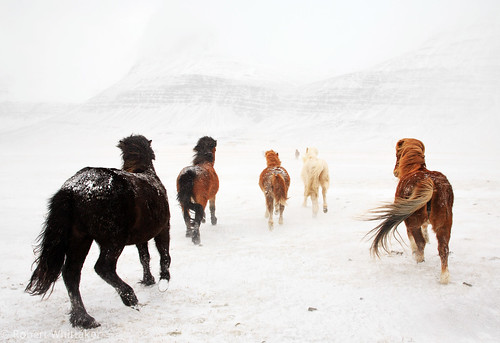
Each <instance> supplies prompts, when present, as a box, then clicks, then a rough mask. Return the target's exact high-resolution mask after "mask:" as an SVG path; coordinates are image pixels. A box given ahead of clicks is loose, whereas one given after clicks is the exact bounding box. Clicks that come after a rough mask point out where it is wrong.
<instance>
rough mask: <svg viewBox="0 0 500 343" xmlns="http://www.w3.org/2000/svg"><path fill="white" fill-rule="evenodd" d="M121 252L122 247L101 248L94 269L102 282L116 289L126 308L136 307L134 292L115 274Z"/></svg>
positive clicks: (136, 301)
mask: <svg viewBox="0 0 500 343" xmlns="http://www.w3.org/2000/svg"><path fill="white" fill-rule="evenodd" d="M122 251H123V246H101V253H100V255H99V258H98V259H97V263H96V264H95V267H94V269H95V271H96V273H97V274H98V275H99V276H100V277H101V278H102V279H103V280H104V281H106V282H107V283H109V284H110V285H111V286H113V287H114V288H115V289H116V291H117V292H118V295H120V297H121V298H122V301H123V303H124V304H125V305H126V306H136V305H137V304H138V300H137V297H136V295H135V292H134V290H133V289H132V287H130V286H129V285H127V284H126V283H125V282H124V281H123V280H122V279H120V277H119V276H118V275H117V274H116V262H117V261H118V257H120V254H121V253H122Z"/></svg>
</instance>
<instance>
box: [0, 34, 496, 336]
mask: <svg viewBox="0 0 500 343" xmlns="http://www.w3.org/2000/svg"><path fill="white" fill-rule="evenodd" d="M468 32H469V31H468ZM470 32H472V31H470ZM495 32H497V31H495ZM482 37H483V36H482V35H480V34H477V35H475V36H474V37H472V38H471V37H468V36H467V37H465V38H464V39H460V36H453V35H452V38H453V39H452V40H451V43H450V40H448V41H445V42H444V43H443V41H439V43H438V45H432V44H431V45H428V46H426V47H425V48H424V49H421V50H419V51H418V53H416V54H411V53H410V54H408V55H406V56H404V57H403V58H402V59H398V60H395V61H389V62H388V63H387V64H383V65H381V66H378V67H377V68H374V69H372V70H368V71H364V72H360V73H355V74H350V75H347V76H345V77H339V78H336V79H330V80H326V81H322V82H318V83H316V84H311V85H308V86H304V87H303V88H297V89H296V90H294V91H290V92H289V93H286V95H282V94H283V93H279V92H278V93H276V94H278V95H276V96H275V93H274V90H271V91H270V93H266V92H267V90H269V88H267V87H268V86H269V85H267V86H266V87H264V88H265V89H264V90H257V91H256V93H255V94H257V95H258V96H261V98H259V97H258V96H257V97H254V96H253V93H251V91H252V90H255V89H254V88H252V87H250V86H248V84H247V81H248V80H246V79H238V80H236V81H235V82H233V81H234V80H233V81H231V82H229V83H228V81H227V80H226V81H224V78H223V77H221V76H220V75H218V76H217V77H218V78H217V79H216V81H217V82H215V81H213V80H214V79H210V78H207V77H205V76H203V75H202V76H200V75H198V76H195V77H194V76H193V77H191V76H189V75H188V76H187V77H185V78H184V77H183V78H180V79H181V80H187V81H186V82H184V81H182V82H180V83H179V82H177V81H176V80H180V79H177V78H176V77H175V76H171V75H161V77H162V78H163V79H161V80H157V79H155V80H154V82H153V83H151V82H152V81H151V80H150V79H148V77H144V78H142V79H141V78H140V76H141V75H136V74H133V73H132V74H131V75H129V78H128V81H127V79H125V81H126V82H124V83H119V84H117V85H115V86H114V87H113V88H111V89H110V91H109V92H107V93H106V92H105V93H104V94H103V95H102V96H101V97H96V98H95V99H93V100H92V101H90V102H89V103H86V104H83V105H82V106H80V107H79V108H76V109H71V110H69V109H67V107H59V108H58V109H53V110H52V111H50V110H47V107H43V111H40V110H37V109H36V108H33V107H30V109H24V110H22V109H21V108H20V107H19V106H18V105H12V104H3V106H2V107H0V133H1V135H0V160H1V161H2V164H1V167H0V189H1V194H2V198H1V200H0V205H1V206H0V218H1V219H0V225H1V227H0V236H1V239H0V275H1V278H0V304H1V306H0V340H1V341H8V342H18V341H29V342H34V341H40V342H46V341H56V342H63V341H69V340H72V339H73V338H81V339H82V340H86V341H90V340H95V339H96V338H97V339H99V340H101V341H103V342H117V341H133V342H135V341H139V340H144V341H151V342H155V341H158V342H159V341H167V342H170V341H172V342H235V341H242V342H295V341H296V342H298V341H300V342H302V341H307V342H332V341H333V342H346V341H347V342H496V341H498V339H499V337H500V319H499V318H500V251H499V246H500V236H499V234H498V225H499V222H500V221H499V219H500V213H498V203H499V201H500V171H499V170H500V159H499V158H498V152H499V150H498V143H499V142H500V138H499V136H498V133H497V131H498V127H499V124H500V123H499V117H498V113H499V109H500V101H499V94H500V89H499V88H500V85H499V83H498V79H499V78H498V75H499V74H498V73H499V70H500V67H499V66H500V65H499V64H498V61H499V60H500V59H499V58H498V57H499V56H500V49H498V40H496V38H495V39H493V38H492V39H490V40H489V41H488V42H486V43H485V44H482V43H481V44H479V43H477V42H482V41H481V39H482ZM488 37H489V36H488ZM492 37H498V35H493V36H492ZM447 39H451V38H447ZM476 43H477V44H476ZM471 44H472V45H471ZM470 46H480V47H482V48H484V49H469V48H468V47H470ZM454 49H455V50H454ZM465 53H467V54H468V55H467V56H465V55H464V54H465ZM465 57H467V58H465ZM457 61H459V62H460V63H455V64H453V63H452V62H457ZM417 62H418V63H417ZM437 62H439V63H437ZM448 62H450V63H448ZM420 63H422V64H420ZM436 63H437V64H436ZM222 69H224V68H222ZM135 70H136V71H140V68H138V69H135ZM168 70H170V69H167V71H168ZM197 72H198V70H197ZM148 75H154V71H153V73H152V74H148ZM148 75H146V76H148ZM134 80H144V84H140V83H137V85H138V86H137V87H135V86H136V83H135V82H134ZM148 80H149V81H148ZM172 80H174V81H175V82H174V81H172ZM197 80H205V81H207V80H208V81H207V84H203V85H201V86H200V84H199V83H198V81H197ZM188 81H189V82H188ZM212 81H213V82H214V83H211V82H212ZM190 82H192V83H190ZM255 82H256V81H255V80H254V79H252V82H251V84H252V85H255ZM165 85H167V86H168V87H166V86H165ZM228 85H229V86H228ZM232 85H236V86H237V87H236V88H235V89H234V91H232V92H229V93H224V92H226V91H227V90H228V89H230V90H231V89H232V88H233V86H232ZM274 86H275V85H274V84H273V87H274ZM162 87H164V88H162ZM165 87H166V88H165ZM169 87H170V88H169ZM190 87H193V88H190ZM193 90H194V91H193ZM146 91H147V92H146ZM157 91H158V92H157ZM281 91H282V90H280V92H281ZM287 91H289V90H287ZM134 92H135V93H134ZM249 92H250V93H249ZM119 94H124V96H125V95H126V97H125V98H126V99H129V100H130V102H127V103H125V104H124V103H120V102H119V101H118V100H119V99H118V100H117V98H116V96H117V95H119ZM151 94H153V95H152V96H150V95H151ZM155 94H156V95H157V94H160V95H161V97H156V95H155ZM165 94H166V95H165ZM193 94H194V95H195V97H194V98H190V97H189V96H191V95H193ZM227 94H230V98H228V97H227ZM269 94H270V95H269ZM158 99H159V100H158ZM256 99H257V100H256ZM259 99H265V100H266V101H268V102H260V100H259ZM287 99H292V100H294V99H298V100H297V102H296V103H292V104H290V102H289V101H288V100H287ZM338 99H340V100H338ZM153 100H154V101H153ZM251 100H252V101H251ZM253 100H255V101H253ZM337 100H338V101H337ZM283 104H288V105H287V106H290V108H295V109H297V108H299V109H300V108H308V112H304V113H301V111H299V110H297V112H296V113H289V112H288V111H287V110H286V108H285V109H283V107H282V106H284V105H283ZM122 105H123V106H122ZM264 105H265V106H267V107H266V108H267V109H266V111H264V112H263V113H258V110H259V108H260V106H264ZM21 107H22V106H21ZM12 108H15V111H14V112H12V110H11V109H12ZM242 109H243V110H245V109H246V110H245V111H247V112H248V113H253V112H256V113H253V114H252V115H241V113H242V112H239V111H240V110H242ZM243 110H242V111H243ZM245 111H243V113H245ZM21 112H22V113H26V114H25V115H24V114H23V116H18V115H17V114H18V113H21ZM41 112H42V113H41ZM131 133H139V134H143V135H145V136H146V137H148V138H149V139H152V140H153V148H154V150H155V152H156V161H155V168H156V171H157V173H158V175H159V176H160V178H161V179H162V180H163V183H164V185H165V187H166V188H167V192H168V194H169V200H170V208H171V212H172V218H171V255H172V265H171V274H172V280H171V284H170V288H169V290H168V291H167V292H165V293H160V292H159V291H158V289H157V287H155V286H153V287H144V286H142V285H140V284H138V281H139V280H140V278H141V276H142V270H141V266H140V263H139V261H138V254H137V251H136V249H135V247H127V248H126V249H125V250H124V252H123V254H122V256H121V258H120V259H119V262H118V274H119V275H120V276H121V277H122V278H123V279H124V280H125V281H126V282H127V283H129V284H130V285H131V286H132V287H133V288H134V289H135V291H136V293H137V296H138V298H139V301H140V303H141V305H142V307H141V308H140V311H136V310H133V309H130V308H127V307H125V306H124V305H123V304H122V302H121V300H120V298H119V296H118V295H117V294H116V292H115V290H114V289H113V288H112V287H110V286H109V285H108V284H106V283H105V282H104V281H103V280H101V279H100V278H99V276H97V274H96V273H95V272H94V271H93V265H94V263H95V262H96V259H97V254H98V248H97V247H96V246H93V247H92V249H91V251H90V254H89V256H88V257H87V260H86V264H85V266H84V269H83V272H82V281H81V292H82V296H83V301H84V303H85V305H86V307H87V310H88V312H89V313H90V314H91V315H92V316H94V317H95V318H96V320H97V321H99V322H100V323H101V324H102V326H101V327H99V328H97V329H94V330H88V331H84V330H80V329H74V328H72V327H71V325H70V323H69V321H68V311H69V308H70V304H69V299H68V296H67V293H66V289H65V287H64V284H63V282H62V281H61V280H60V281H58V282H57V283H56V285H55V288H54V292H53V293H52V295H51V296H50V298H48V299H46V300H43V301H41V300H40V298H39V297H30V296H29V295H27V294H26V293H24V288H25V287H26V284H27V281H28V279H29V277H30V275H31V264H32V262H33V260H34V256H33V251H32V248H33V244H34V243H35V240H36V237H37V235H38V234H39V232H40V230H41V225H42V223H43V221H44V216H45V214H46V204H47V200H48V199H49V198H50V197H51V195H52V194H54V193H55V192H56V191H57V190H58V189H59V188H60V187H61V185H62V184H63V182H64V181H65V180H66V179H68V178H69V177H70V176H72V175H73V174H74V173H75V172H76V171H78V170H79V169H80V168H82V167H85V166H101V167H115V168H119V167H120V166H121V161H120V156H119V150H118V149H117V148H116V144H117V142H118V141H119V140H120V139H121V138H123V137H125V136H128V135H130V134H131ZM206 134H209V135H213V137H214V138H216V139H217V140H218V148H217V154H216V164H215V166H216V170H217V172H218V174H219V178H220V190H219V194H218V197H217V203H216V206H217V211H216V213H217V217H218V224H217V226H211V225H210V224H203V225H202V228H201V240H202V244H203V245H202V246H201V247H198V246H194V245H193V244H192V243H191V241H190V240H189V239H186V238H185V237H184V232H185V227H184V224H183V220H182V216H181V211H180V208H179V206H178V204H177V202H176V200H175V179H176V177H177V175H178V173H179V171H180V170H181V169H182V168H183V167H184V166H186V165H189V164H190V163H191V160H192V153H193V152H192V147H193V146H194V145H195V143H196V141H197V139H198V138H199V137H201V136H202V135H206ZM407 136H412V137H415V138H419V139H422V140H423V142H424V143H425V145H426V160H427V167H428V168H429V169H431V170H439V171H441V172H443V173H444V174H445V175H447V176H448V178H449V180H450V182H451V184H452V185H453V188H454V191H455V205H454V209H453V210H454V223H453V227H452V237H451V242H450V250H451V254H450V259H449V268H450V284H448V285H441V284H439V282H438V281H439V273H440V261H439V257H438V255H437V243H436V240H435V237H434V236H432V235H431V243H430V245H429V246H428V247H427V248H426V261H425V263H422V264H418V265H417V264H416V263H415V262H414V260H413V258H412V256H411V252H410V250H409V248H408V247H407V246H401V245H399V244H398V243H396V242H393V243H394V244H393V246H392V250H393V253H392V254H390V255H384V256H383V257H382V258H381V259H380V260H376V259H373V258H372V257H371V256H370V254H369V246H370V242H368V241H366V240H364V235H365V234H366V233H367V232H368V231H369V230H370V229H371V228H372V227H373V226H374V225H376V224H375V223H373V222H366V221H363V220H360V219H361V218H362V217H363V216H364V215H366V213H367V211H368V210H369V209H371V208H373V207H376V206H378V205H379V204H380V203H381V202H388V201H392V198H393V194H394V191H395V188H396V185H397V180H396V179H395V178H394V177H393V175H392V170H393V166H394V163H395V160H394V159H395V157H394V155H395V154H394V145H395V143H396V142H397V140H398V139H400V138H403V137H407ZM308 145H309V146H310V145H314V146H316V147H317V148H318V149H319V152H320V157H322V158H323V159H325V160H326V161H327V162H328V163H329V166H330V172H331V178H332V185H331V188H330V190H329V193H328V203H329V212H328V213H327V214H323V213H320V214H318V217H317V218H313V217H312V212H311V207H310V204H309V207H307V208H303V207H302V182H301V180H300V170H301V167H302V163H301V160H300V159H298V160H297V159H295V156H294V152H295V149H299V150H300V151H301V152H304V150H305V148H306V146H308ZM267 149H274V150H276V151H278V152H279V153H280V157H281V159H282V162H283V166H284V167H285V168H286V169H287V170H288V172H289V173H290V176H291V187H290V192H289V196H290V199H289V201H288V206H287V208H286V209H285V214H284V224H283V225H282V226H278V225H276V227H275V230H274V231H272V232H270V231H269V230H268V229H267V220H266V219H265V218H264V212H265V209H264V197H263V195H262V193H261V191H260V189H259V187H258V176H259V173H260V172H261V171H262V169H264V167H265V160H264V156H263V152H264V151H265V150H267ZM399 231H400V233H401V235H402V236H403V237H404V241H405V242H407V239H406V233H405V228H404V227H400V230H399ZM150 250H151V252H152V261H151V264H152V268H153V273H154V274H155V275H156V276H157V275H158V265H159V258H158V254H157V253H156V251H155V248H154V245H153V244H151V247H150ZM157 278H158V277H157Z"/></svg>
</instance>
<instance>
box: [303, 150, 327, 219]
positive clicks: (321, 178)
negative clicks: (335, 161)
mask: <svg viewBox="0 0 500 343" xmlns="http://www.w3.org/2000/svg"><path fill="white" fill-rule="evenodd" d="M302 160H303V161H304V166H303V167H302V173H301V176H302V181H304V204H303V205H304V207H305V206H307V198H308V197H311V201H312V211H313V216H314V217H315V216H316V215H317V214H318V209H319V205H318V194H319V186H321V191H322V193H323V212H324V213H326V212H328V204H327V203H326V191H327V190H328V187H329V186H330V176H329V175H328V164H327V163H326V161H325V160H322V159H320V158H318V149H316V148H307V149H306V153H305V155H304V157H303V158H302Z"/></svg>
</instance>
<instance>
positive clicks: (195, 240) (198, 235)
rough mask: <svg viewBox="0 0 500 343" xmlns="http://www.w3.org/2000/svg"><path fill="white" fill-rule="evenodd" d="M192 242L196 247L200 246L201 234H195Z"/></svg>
mask: <svg viewBox="0 0 500 343" xmlns="http://www.w3.org/2000/svg"><path fill="white" fill-rule="evenodd" d="M191 241H193V244H195V245H200V241H201V240H200V233H199V232H198V233H193V237H192V238H191Z"/></svg>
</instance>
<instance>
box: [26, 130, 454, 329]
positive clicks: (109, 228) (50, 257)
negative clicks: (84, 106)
mask: <svg viewBox="0 0 500 343" xmlns="http://www.w3.org/2000/svg"><path fill="white" fill-rule="evenodd" d="M216 146H217V141H216V140H215V139H213V138H211V137H207V136H205V137H202V138H200V139H199V140H198V143H197V145H196V146H195V147H194V149H193V150H194V151H195V155H194V159H193V163H192V165H191V166H187V167H185V168H183V169H182V170H181V172H180V173H179V176H178V177H177V200H178V201H179V203H180V205H181V208H182V213H183V217H184V222H185V224H186V237H189V238H191V240H192V242H193V243H194V244H200V225H201V223H202V222H204V221H205V208H206V205H207V203H208V204H209V209H210V220H211V223H212V225H216V224H217V217H216V216H215V197H216V194H217V191H218V189H219V179H218V176H217V173H216V172H215V169H214V162H215V151H216ZM118 147H119V148H120V149H121V151H122V157H123V167H122V169H113V168H88V167H87V168H84V169H82V170H80V171H78V172H77V173H76V174H75V175H74V176H72V177H71V178H69V179H68V180H67V181H66V182H65V183H64V184H63V185H62V187H61V189H60V190H59V191H58V192H57V193H56V194H55V195H54V196H53V197H52V198H51V199H50V201H49V206H48V209H49V211H48V215H47V218H46V221H45V223H44V227H43V229H42V232H41V233H40V235H39V237H38V245H37V246H36V248H35V254H36V255H37V258H36V260H35V262H34V265H36V268H35V270H34V271H33V274H32V276H31V279H30V281H29V283H28V285H27V287H26V292H28V293H30V294H32V295H42V296H45V295H47V293H49V295H50V293H51V292H52V289H53V287H54V284H55V282H56V281H57V279H58V278H59V276H60V275H61V274H62V277H63V280H64V283H65V285H66V289H67V291H68V295H69V298H70V302H71V310H70V322H71V324H72V325H73V326H75V327H81V328H85V329H89V328H95V327H98V326H99V325H100V324H99V323H98V322H97V321H96V320H95V319H94V318H93V317H92V316H90V315H89V314H88V313H87V311H86V309H85V306H84V304H83V301H82V298H81V295H80V289H79V287H80V276H81V270H82V267H83V264H84V261H85V258H86V256H87V254H88V252H89V250H90V247H91V245H92V242H93V241H96V242H97V244H98V245H99V248H100V255H99V258H98V260H97V262H96V264H95V271H96V273H97V274H98V275H99V276H100V277H101V278H102V279H103V280H104V281H106V282H107V283H109V284H110V285H111V286H113V287H114V288H115V289H116V291H117V292H118V294H119V296H120V297H121V299H122V301H123V303H124V304H125V305H126V306H131V307H135V306H137V304H138V300H137V297H136V295H135V292H134V290H133V289H132V287H130V286H129V285H128V284H126V283H125V282H124V281H123V280H122V279H121V278H120V277H119V276H118V275H117V274H116V264H117V261H118V258H119V256H120V254H121V253H122V251H123V249H124V247H125V246H126V245H133V244H135V245H136V246H137V249H138V252H139V259H140V262H141V264H142V267H143V273H144V274H143V279H142V281H141V283H143V284H145V285H152V284H154V283H155V278H154V277H153V275H152V274H151V271H150V266H149V263H150V255H149V251H148V241H149V240H150V239H154V241H155V244H156V247H157V249H158V252H159V255H160V280H159V282H158V287H159V289H160V291H166V290H167V288H168V283H169V280H170V273H169V267H170V261H171V258H170V254H169V245H170V211H169V204H168V199H167V193H166V190H165V187H164V186H163V184H162V183H161V181H160V179H159V178H158V176H157V174H156V172H155V169H154V166H153V160H154V159H155V154H154V151H153V149H152V148H151V141H150V140H148V139H146V138H145V137H144V136H140V135H132V136H130V137H126V138H124V139H122V140H121V141H120V142H119V144H118ZM424 153H425V148H424V145H423V143H422V142H420V141H419V140H417V139H411V138H406V139H401V140H400V141H399V142H398V143H397V144H396V165H395V167H394V175H395V176H396V177H398V178H399V180H400V181H399V184H398V186H397V189H396V195H395V200H394V202H393V203H392V204H389V205H387V206H384V207H380V208H378V209H375V210H373V213H374V214H375V216H374V217H372V218H369V220H378V221H380V224H379V225H377V226H376V227H375V228H374V229H373V230H371V231H370V232H368V233H367V236H370V239H373V242H372V245H371V252H372V254H374V255H377V256H379V254H380V248H382V249H383V250H385V251H387V243H388V239H389V238H390V234H391V233H392V234H393V235H395V230H396V228H397V227H398V225H399V224H401V223H402V222H405V224H406V228H407V233H408V238H409V240H410V244H411V248H412V252H413V255H414V257H415V259H416V261H417V262H423V261H424V248H425V244H426V243H427V242H428V235H427V226H428V224H431V225H432V229H433V230H434V231H435V233H436V237H437V240H438V251H439V256H440V258H441V278H440V282H441V283H443V284H446V283H448V280H449V272H448V254H449V250H448V243H449V239H450V232H451V225H452V206H453V190H452V188H451V185H450V183H449V182H448V180H447V179H446V177H445V176H444V175H443V174H441V173H439V172H435V171H429V170H427V168H426V165H425V155H424ZM317 156H318V150H317V149H315V148H308V149H307V150H306V153H305V156H304V158H303V161H304V165H303V169H302V173H301V177H302V180H303V182H304V205H305V204H306V202H307V198H308V197H311V201H312V211H313V216H316V214H317V212H318V210H319V204H318V194H319V187H320V186H321V188H322V195H323V212H325V213H326V212H327V211H328V206H327V202H326V192H327V189H328V187H329V175H328V165H327V164H326V162H325V161H323V160H321V159H319V158H318V157H317ZM265 157H266V162H267V167H266V168H265V169H264V170H263V171H262V173H261V174H260V177H259V186H260V188H261V190H262V192H263V193H264V197H265V200H266V217H267V218H268V227H269V229H270V230H272V229H273V226H274V222H273V212H275V213H276V214H279V224H282V223H283V211H284V209H285V205H286V200H287V197H288V196H287V193H288V187H289V186H290V176H289V175H288V173H287V171H286V169H285V168H284V167H282V166H281V161H280V159H279V155H278V153H277V152H275V151H273V150H269V151H267V152H266V153H265Z"/></svg>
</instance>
